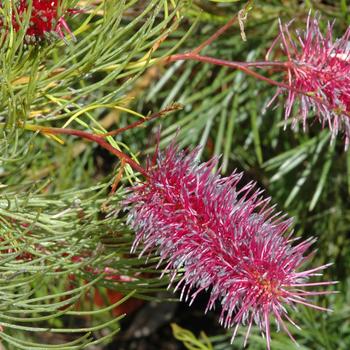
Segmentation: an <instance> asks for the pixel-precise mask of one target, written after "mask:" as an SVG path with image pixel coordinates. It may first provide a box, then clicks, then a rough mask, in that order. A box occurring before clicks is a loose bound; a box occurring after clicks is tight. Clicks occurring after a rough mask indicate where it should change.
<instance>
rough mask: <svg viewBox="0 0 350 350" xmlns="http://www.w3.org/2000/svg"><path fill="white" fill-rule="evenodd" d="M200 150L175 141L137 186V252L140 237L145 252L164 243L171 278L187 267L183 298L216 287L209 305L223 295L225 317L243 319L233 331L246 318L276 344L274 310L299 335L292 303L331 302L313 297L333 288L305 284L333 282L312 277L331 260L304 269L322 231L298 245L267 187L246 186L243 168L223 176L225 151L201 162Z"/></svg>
mask: <svg viewBox="0 0 350 350" xmlns="http://www.w3.org/2000/svg"><path fill="white" fill-rule="evenodd" d="M196 156H197V150H195V151H192V152H190V153H189V154H187V155H186V154H185V153H184V152H180V151H179V150H178V149H177V147H176V146H174V145H171V146H170V147H168V148H167V149H166V151H165V152H163V153H160V154H158V156H157V160H156V164H155V165H154V166H151V165H149V166H148V173H149V177H148V178H147V180H146V181H145V182H144V183H142V184H140V185H139V186H136V187H135V188H133V193H132V194H131V195H130V198H129V199H128V202H127V203H128V204H129V205H131V209H130V214H129V222H130V224H131V226H132V228H133V229H134V230H135V232H136V238H135V241H134V244H133V247H132V252H135V251H136V248H137V246H138V245H139V244H140V243H143V246H144V249H143V250H142V252H141V253H140V256H141V255H143V254H145V253H146V252H147V253H148V254H150V253H151V252H152V251H154V250H155V249H156V250H157V251H158V253H159V255H160V258H161V262H162V261H166V262H167V266H166V267H165V270H164V273H170V275H171V282H170V283H173V282H174V280H175V277H176V276H177V275H179V274H180V276H181V278H180V280H179V281H177V284H176V287H175V290H177V289H181V290H182V291H181V298H182V299H184V300H186V301H190V303H192V302H193V300H194V299H195V298H196V296H197V295H198V294H199V293H200V292H201V291H210V297H209V302H208V305H207V310H206V311H208V310H211V309H213V308H214V305H215V304H216V303H220V304H221V310H222V311H221V317H220V323H221V324H222V325H223V326H225V327H235V328H234V333H233V338H234V336H235V334H236V332H237V329H238V327H239V325H246V326H247V332H246V340H245V341H247V339H248V336H249V333H250V329H251V326H252V325H253V324H256V325H258V326H259V327H260V329H261V331H262V333H263V334H264V335H265V337H266V339H267V347H268V348H270V319H271V318H273V319H274V320H275V322H276V324H277V326H278V327H281V328H283V329H284V330H285V331H286V332H287V333H288V335H289V336H290V337H291V339H293V340H294V338H293V336H292V335H291V333H290V332H289V330H288V329H287V327H286V325H285V321H286V320H287V321H289V322H291V323H292V324H294V325H295V323H294V322H293V321H292V320H291V319H290V317H289V315H288V312H287V309H286V306H291V307H295V306H296V305H298V304H302V305H306V306H309V307H312V308H315V309H319V310H326V309H324V308H322V307H319V306H316V305H314V304H312V302H311V301H309V297H311V296H314V295H318V294H327V293H328V292H325V291H323V292H316V291H305V290H303V288H304V287H306V288H307V287H314V286H320V285H328V284H332V283H333V282H308V280H309V278H310V277H312V276H315V275H318V272H319V271H321V270H323V269H324V268H326V267H327V266H328V265H324V266H320V267H317V268H313V269H310V270H306V271H300V269H301V267H302V265H303V264H304V263H305V262H306V261H307V260H308V258H309V257H310V255H305V253H306V251H307V250H308V249H309V247H310V246H311V245H312V243H313V242H314V239H308V240H306V241H302V242H299V243H297V244H295V245H293V244H292V242H293V241H295V239H292V238H291V232H290V226H291V219H286V218H285V216H281V215H279V213H277V214H273V212H274V209H273V207H269V205H268V204H269V201H270V199H269V198H265V199H263V198H262V197H261V192H262V191H259V190H256V189H255V187H254V184H253V183H249V184H247V185H245V186H243V187H242V188H241V189H238V188H239V182H240V179H241V177H242V174H238V173H236V172H234V173H233V174H232V175H231V176H229V177H223V178H222V177H220V175H219V174H218V172H214V167H215V166H216V165H217V162H218V160H217V158H213V159H212V160H210V161H209V162H207V163H202V164H199V163H198V162H197V161H196ZM288 232H289V233H288ZM159 265H161V264H159Z"/></svg>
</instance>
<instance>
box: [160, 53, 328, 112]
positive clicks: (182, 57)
mask: <svg viewBox="0 0 350 350" xmlns="http://www.w3.org/2000/svg"><path fill="white" fill-rule="evenodd" d="M186 60H191V61H198V62H204V63H210V64H213V65H216V66H225V67H229V68H232V69H238V70H240V71H242V72H244V73H246V74H248V75H250V76H252V77H254V78H256V79H259V80H262V81H265V82H267V83H268V84H271V85H274V86H278V87H279V88H282V89H287V90H290V91H293V92H295V93H298V94H302V95H305V96H307V97H309V98H311V99H313V100H314V101H316V102H318V103H321V104H323V105H324V106H326V107H327V108H329V109H333V107H332V106H330V105H329V103H327V102H325V101H323V100H322V99H320V98H319V97H316V96H312V95H311V94H307V93H305V91H302V90H299V89H296V88H294V87H292V86H290V85H288V84H286V83H282V82H278V81H275V80H273V79H270V78H267V77H265V76H264V75H261V74H259V73H257V72H255V71H253V70H251V69H250V67H257V68H259V67H278V68H282V69H284V70H289V69H291V68H292V63H291V62H289V61H287V62H274V61H257V62H237V61H226V60H221V59H219V58H215V57H210V56H202V55H198V54H196V53H193V52H188V53H184V54H176V55H171V56H169V57H168V58H167V60H166V62H175V61H186Z"/></svg>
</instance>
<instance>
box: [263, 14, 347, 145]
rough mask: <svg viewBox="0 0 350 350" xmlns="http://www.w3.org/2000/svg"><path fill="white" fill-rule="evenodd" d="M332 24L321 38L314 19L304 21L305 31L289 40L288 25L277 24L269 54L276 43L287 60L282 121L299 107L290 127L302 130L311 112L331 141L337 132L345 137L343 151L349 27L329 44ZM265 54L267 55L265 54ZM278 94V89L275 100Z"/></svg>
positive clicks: (345, 124)
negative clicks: (285, 92)
mask: <svg viewBox="0 0 350 350" xmlns="http://www.w3.org/2000/svg"><path fill="white" fill-rule="evenodd" d="M332 30H333V24H330V23H328V28H327V31H326V34H325V36H324V35H323V34H322V32H321V30H320V27H319V23H318V18H317V17H315V18H311V17H310V15H309V17H308V19H307V25H306V30H305V31H304V32H302V33H299V32H296V37H295V38H293V36H292V34H291V33H290V31H289V24H287V25H282V24H281V23H280V34H279V36H278V37H277V38H276V40H275V41H274V43H273V45H272V47H271V48H270V50H269V53H270V52H271V50H272V49H273V48H274V47H275V45H276V44H277V43H278V42H280V43H281V46H282V50H283V52H284V54H285V55H286V56H287V58H288V62H287V65H286V66H287V71H288V75H287V80H288V85H289V86H290V90H289V91H288V97H287V101H286V104H285V118H286V119H287V118H289V117H290V116H291V112H292V108H293V105H294V104H295V103H296V102H298V103H299V114H298V115H297V116H295V117H294V120H293V124H294V126H295V124H296V123H297V122H298V121H299V120H302V121H303V126H304V129H305V127H306V119H307V116H308V113H309V112H310V110H313V111H315V113H316V115H317V116H318V118H319V120H320V122H321V123H322V125H323V126H324V125H325V124H328V127H329V128H330V130H331V132H332V138H334V137H335V136H336V135H337V134H338V132H339V130H341V131H343V132H344V134H345V147H346V148H347V147H348V144H349V138H350V42H349V39H350V27H349V28H348V30H347V31H346V32H345V34H344V35H343V37H342V38H340V39H337V40H333V35H332ZM269 53H268V54H269ZM281 92H282V89H278V91H277V93H276V95H275V97H276V96H277V95H278V94H280V93H281Z"/></svg>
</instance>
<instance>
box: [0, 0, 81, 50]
mask: <svg viewBox="0 0 350 350" xmlns="http://www.w3.org/2000/svg"><path fill="white" fill-rule="evenodd" d="M31 3H32V6H31V14H30V19H29V26H28V28H27V31H26V38H27V44H33V43H34V44H35V43H36V42H37V41H41V40H43V39H44V38H45V37H46V35H47V34H50V33H55V34H57V35H58V36H59V37H60V38H61V39H64V31H65V32H66V33H68V34H70V35H71V36H72V37H73V38H74V36H73V34H72V32H71V31H70V29H69V27H68V24H67V22H66V21H65V18H64V17H65V16H66V15H67V14H75V13H78V12H79V11H78V10H74V9H67V10H65V11H64V13H63V14H62V15H60V14H59V10H60V5H61V0H32V2H31ZM29 4H30V0H20V1H19V2H18V5H17V7H16V10H17V12H18V16H19V19H20V20H22V18H23V15H24V14H25V13H26V12H27V11H28V10H29V9H30V6H29ZM0 7H1V2H0ZM12 24H13V27H14V29H15V30H16V31H18V30H19V29H20V23H18V18H17V17H16V15H15V14H13V17H12Z"/></svg>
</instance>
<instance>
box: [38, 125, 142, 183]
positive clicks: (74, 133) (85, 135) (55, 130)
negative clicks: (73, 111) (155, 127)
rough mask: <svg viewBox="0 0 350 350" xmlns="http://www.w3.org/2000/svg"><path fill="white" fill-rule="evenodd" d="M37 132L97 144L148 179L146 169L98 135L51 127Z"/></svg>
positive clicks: (40, 128)
mask: <svg viewBox="0 0 350 350" xmlns="http://www.w3.org/2000/svg"><path fill="white" fill-rule="evenodd" d="M36 129H37V130H39V131H42V132H44V133H46V134H54V135H62V134H65V135H72V136H78V137H81V138H83V139H86V140H89V141H93V142H96V143H97V144H99V145H100V146H101V147H103V148H104V149H106V150H107V151H109V152H111V153H112V154H114V155H115V156H117V157H118V158H119V159H120V160H122V161H124V162H125V163H127V164H129V165H130V166H131V167H132V168H133V169H134V170H136V171H138V172H139V173H141V174H142V175H144V176H145V177H148V173H147V172H146V170H145V169H144V168H142V167H141V166H140V165H139V164H137V163H136V162H135V161H134V160H132V159H131V158H130V157H129V156H128V155H126V154H125V153H123V152H121V151H119V150H117V149H115V148H114V147H113V146H111V145H110V144H109V143H108V142H106V141H105V140H104V139H103V138H102V137H101V136H99V135H96V134H91V133H89V132H86V131H82V130H75V129H63V128H49V127H38V126H37V127H36Z"/></svg>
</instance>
